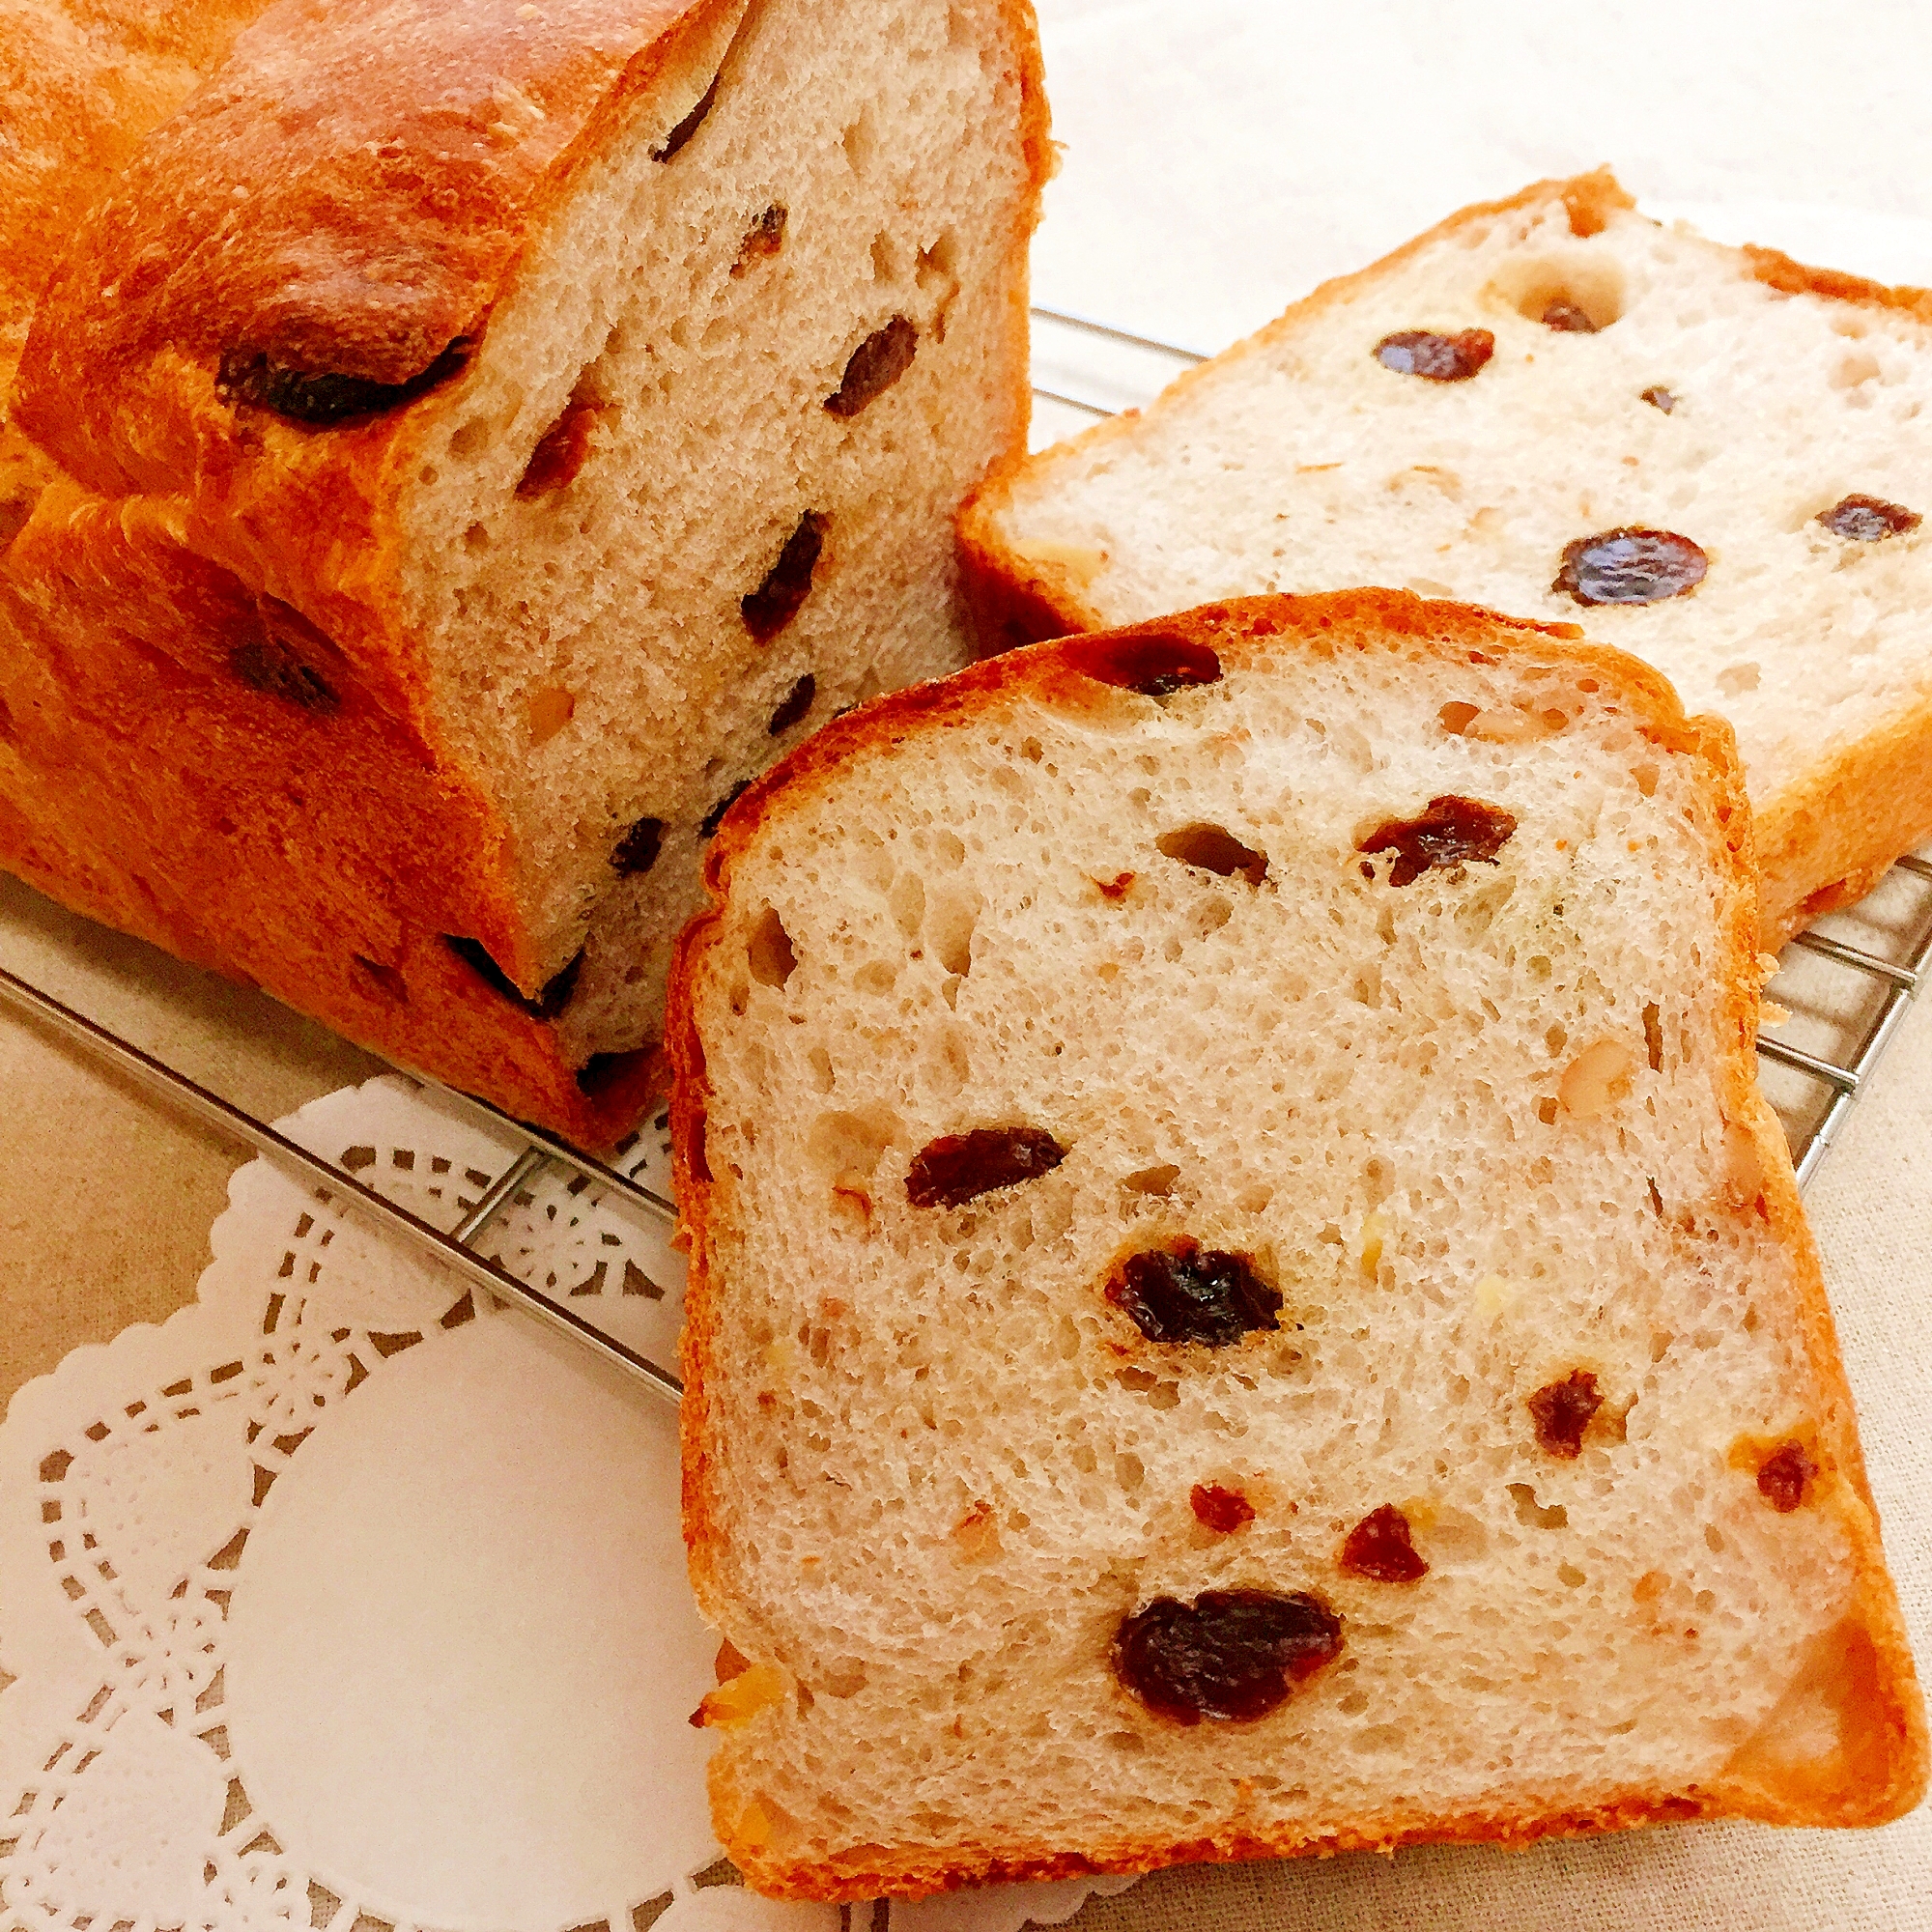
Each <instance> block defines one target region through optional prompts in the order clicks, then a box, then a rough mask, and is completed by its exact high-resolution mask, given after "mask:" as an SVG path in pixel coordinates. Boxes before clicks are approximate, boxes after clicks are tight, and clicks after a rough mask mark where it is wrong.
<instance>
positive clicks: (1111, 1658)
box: [668, 591, 1925, 1898]
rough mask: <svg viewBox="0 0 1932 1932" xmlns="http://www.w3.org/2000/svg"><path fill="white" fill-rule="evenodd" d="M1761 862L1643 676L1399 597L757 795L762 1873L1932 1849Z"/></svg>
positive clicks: (712, 1418)
mask: <svg viewBox="0 0 1932 1932" xmlns="http://www.w3.org/2000/svg"><path fill="white" fill-rule="evenodd" d="M1567 636H1569V637H1574V636H1575V633H1574V632H1571V633H1569V634H1567ZM1747 816H1748V814H1747V808H1746V805H1745V801H1744V795H1743V790H1742V786H1741V784H1740V781H1739V777H1738V770H1737V764H1736V758H1735V754H1734V752H1733V749H1732V745H1731V738H1730V732H1729V730H1728V728H1727V727H1726V726H1725V725H1722V724H1721V723H1719V722H1718V721H1716V720H1711V719H1693V720H1690V721H1689V722H1688V723H1687V722H1686V720H1685V718H1684V715H1683V713H1682V711H1681V709H1680V708H1679V706H1678V704H1677V702H1676V700H1675V698H1674V697H1673V696H1672V694H1671V692H1670V690H1669V688H1668V687H1667V686H1666V685H1665V683H1664V682H1663V680H1662V678H1660V677H1659V676H1657V675H1656V673H1655V672H1653V671H1650V670H1648V669H1647V668H1644V667H1643V666H1641V665H1639V664H1638V663H1636V662H1635V661H1634V660H1633V659H1631V658H1628V657H1625V656H1623V655H1622V654H1621V653H1619V652H1616V651H1612V650H1606V649H1603V648H1598V647H1593V646H1582V645H1577V644H1575V643H1572V642H1569V641H1566V640H1564V639H1563V638H1562V637H1559V634H1558V633H1556V632H1554V631H1550V630H1547V629H1544V628H1541V627H1538V626H1535V625H1531V624H1526V623H1517V622H1512V621H1509V620H1506V619H1502V618H1498V617H1495V616H1492V615H1490V614H1488V613H1485V612H1483V611H1474V610H1470V609H1467V608H1464V607H1462V606H1459V605H1454V604H1446V603H1426V602H1422V601H1419V600H1417V599H1415V598H1413V597H1410V596H1406V595H1404V594H1401V593H1397V592H1382V591H1360V592H1351V593H1345V594H1336V595H1328V596H1321V597H1310V598H1300V599H1291V598H1256V599H1250V600H1244V601H1238V602H1235V603H1231V604H1227V605H1221V606H1210V607H1208V608H1207V609H1204V610H1199V611H1193V612H1191V613H1189V614H1187V615H1185V616H1181V617H1178V618H1172V619H1167V620H1163V621H1161V622H1159V623H1157V624H1151V625H1142V626H1139V627H1136V628H1133V629H1129V630H1124V631H1120V632H1115V633H1111V634H1108V635H1106V636H1103V637H1097V638H1083V639H1067V640H1065V641H1063V642H1061V643H1057V644H1049V645H1042V646H1038V647H1036V648H1033V649H1027V650H1020V651H1016V652H1014V653H1012V654H1011V655H1009V656H1007V657H1003V658H998V659H994V660H991V661H989V662H987V663H984V664H981V665H980V666H978V667H976V668H973V669H971V670H969V671H966V672H963V673H961V674H960V675H958V676H956V677H953V678H951V679H948V680H946V681H945V682H943V683H938V684H933V685H927V686H923V687H921V688H919V689H917V690H914V691H909V692H905V693H902V694H900V695H899V696H895V697H891V698H886V699H883V700H881V701H879V702H877V703H875V704H872V705H868V706H867V707H864V708H863V709H861V710H860V711H858V712H856V713H855V714H853V715H852V716H850V717H848V718H845V719H843V720H840V721H839V722H838V723H837V724H834V725H830V726H829V727H828V728H827V729H826V730H825V731H823V732H821V733H820V734H819V736H818V737H816V738H815V739H813V740H812V741H811V742H810V744H809V745H807V746H805V747H803V748H801V750H799V751H798V752H797V753H794V754H793V755H792V756H791V757H789V758H788V759H787V760H786V761H785V762H784V764H783V765H781V767H779V768H778V769H777V770H776V771H775V772H773V773H772V774H770V775H768V776H767V778H765V779H764V780H763V781H760V782H759V783H758V784H757V785H756V786H754V787H753V790H752V791H751V792H750V793H749V794H748V795H747V796H746V797H745V798H744V799H743V800H742V801H741V802H740V803H739V804H738V805H737V806H736V807H735V808H734V809H733V810H732V812H731V813H730V814H729V815H728V816H727V818H726V819H725V825H724V828H723V830H722V832H721V833H720V836H719V838H718V839H717V841H716V842H715V843H714V845H713V848H712V853H711V857H710V859H709V861H708V867H707V869H708V878H709V882H710V885H711V889H712V892H713V894H714V895H715V896H716V899H717V904H716V906H715V908H714V909H713V910H712V911H711V912H709V913H707V914H705V915H704V916H703V917H702V918H701V919H699V920H697V921H696V922H695V923H693V925H692V927H691V928H690V930H689V931H688V932H687V934H686V935H685V937H684V939H683V941H682V943H681V952H680V955H679V959H678V963H677V966H676V968H675V971H674V975H673V983H672V1018H671V1027H670V1032H669V1035H668V1039H669V1043H670V1047H671V1051H672V1054H673V1058H674V1061H675V1064H676V1069H677V1085H676V1089H675V1095H674V1105H673V1122H674V1134H675V1140H676V1152H677V1159H678V1161H679V1163H680V1165H679V1177H678V1178H679V1198H680V1200H681V1202H682V1204H683V1207H684V1212H685V1217H686V1220H687V1223H688V1226H689V1232H690V1236H691V1258H692V1270H691V1281H690V1288H689V1299H688V1327H687V1331H686V1338H685V1345H684V1350H685V1353H684V1363H685V1373H686V1376H687V1378H688V1379H689V1391H688V1394H687V1397H686V1402H685V1409H684V1445H685V1512H686V1515H685V1529H686V1536H687V1540H688V1542H689V1545H690V1550H691V1561H692V1575H693V1578H694V1580H695V1583H696V1589H697V1594H698V1600H699V1603H700V1605H702V1607H703V1609H704V1612H705V1614H706V1615H707V1616H708V1617H709V1618H711V1619H712V1620H713V1621H714V1622H715V1623H716V1624H717V1625H718V1627H719V1628H720V1629H721V1630H722V1631H723V1632H724V1634H725V1638H726V1640H727V1645H728V1647H729V1648H728V1649H727V1651H726V1653H725V1663H726V1666H727V1668H726V1674H727V1675H728V1677H729V1681H728V1682H726V1683H725V1684H723V1685H722V1686H721V1689H720V1690H718V1691H717V1692H716V1693H715V1694H714V1695H713V1697H711V1698H710V1699H709V1700H707V1705H706V1712H705V1715H706V1717H707V1719H708V1720H709V1721H711V1722H713V1723H715V1724H717V1725H718V1726H719V1727H720V1730H721V1741H720V1748H719V1751H718V1754H717V1756H716V1758H715V1759H714V1761H713V1767H712V1775H711V1776H712V1785H711V1790H712V1803H713V1809H714V1813H715V1817H716V1823H717V1829H718V1832H719V1834H720V1837H721V1840H722V1842H723V1843H724V1844H725V1847H726V1849H727V1850H728V1851H729V1853H730V1855H731V1857H732V1858H733V1860H735V1861H737V1862H738V1864H739V1865H740V1866H741V1868H742V1869H743V1870H744V1871H745V1873H746V1875H747V1876H748V1878H749V1879H750V1880H751V1882H752V1883H753V1885H754V1886H755V1887H757V1888H758V1889H760V1890H764V1891H767V1892H771V1893H776V1894H781V1895H786V1896H794V1897H818V1898H838V1897H862V1896H865V1895H867V1894H868V1893H871V1892H874V1891H885V1892H892V1893H906V1894H917V1893H921V1892H924V1891H929V1890H931V1889H935V1888H937V1887H942V1886H946V1885H950V1884H955V1883H962V1882H970V1881H975V1880H981V1879H991V1878H1012V1877H1020V1876H1026V1877H1045V1876H1052V1875H1055V1874H1066V1873H1075V1872H1089V1871H1134V1870H1140V1869H1143V1868H1146V1867H1149V1866H1153V1865H1160V1864H1165V1863H1169V1862H1173V1861H1179V1860H1194V1859H1228V1858H1248V1857H1254V1856H1258V1855H1261V1854H1266V1853H1291V1852H1309V1851H1321V1850H1333V1849H1340V1848H1344V1847H1351V1846H1375V1847H1388V1846H1392V1845H1397V1844H1401V1843H1404V1842H1406V1841H1409V1840H1414V1839H1428V1838H1488V1839H1503V1840H1520V1839H1527V1838H1531V1837H1535V1836H1538V1835H1541V1834H1545V1833H1569V1832H1582V1831H1595V1830H1603V1829H1608V1828H1612V1827H1618V1826H1626V1825H1636V1824H1641V1823H1645V1822H1649V1821H1654V1820H1663V1819H1681V1818H1693V1817H1714V1816H1724V1815H1729V1816H1745V1817H1752V1818H1761V1819H1769V1820H1773V1821H1776V1822H1780V1823H1789V1824H1812V1825H1827V1824H1830V1825H1849V1824H1870V1823H1874V1822H1877V1821H1879V1820H1882V1819H1886V1818H1890V1817H1893V1816H1895V1815H1897V1814H1898V1813H1899V1812H1900V1811H1902V1810H1904V1809H1905V1808H1907V1807H1908V1806H1910V1805H1911V1804H1914V1803H1915V1802H1916V1801H1917V1799H1918V1795H1919V1792H1920V1790H1921V1789H1922V1786H1923V1781H1924V1776H1925V1731H1924V1720H1923V1714H1922V1709H1921V1705H1920V1701H1919V1695H1918V1687H1917V1683H1916V1680H1915V1677H1914V1673H1913V1665H1912V1662H1911V1658H1910V1656H1909V1654H1908V1652H1907V1649H1906V1645H1905V1639H1904V1635H1903V1634H1902V1630H1901V1626H1900V1622H1899V1614H1898V1609H1897V1605H1896V1603H1895V1600H1894V1596H1893V1591H1892V1586H1891V1583H1890V1580H1889V1577H1888V1576H1887V1573H1886V1569H1885V1564H1884V1559H1883V1555H1882V1553H1881V1550H1880V1546H1879V1537H1878V1525H1877V1523H1876V1521H1875V1520H1874V1517H1873V1514H1872V1506H1871V1499H1870V1495H1869V1493H1868V1492H1867V1489H1866V1486H1865V1480H1864V1475H1863V1471H1862V1465H1861V1460H1860V1452H1859V1444H1858V1437H1857V1434H1856V1430H1855V1425H1854V1420H1853V1413H1852V1403H1851V1398H1850V1396H1849V1394H1848V1392H1847V1390H1846V1387H1845V1382H1844V1377H1843V1373H1842V1371H1841V1369H1840V1366H1839V1361H1838V1354H1837V1349H1836V1345H1835V1342H1834V1340H1833V1328H1832V1320H1831V1315H1830V1313H1829V1311H1828V1308H1827V1306H1826V1301H1825V1297H1824V1293H1823V1291H1822V1288H1821V1286H1820V1282H1819V1274H1818V1263H1817V1257H1816V1255H1815V1253H1814V1251H1813V1248H1812V1244H1811V1240H1810V1237H1809V1235H1808V1233H1807V1232H1806V1229H1805V1225H1804V1219H1803V1215H1802V1212H1801V1210H1800V1208H1799V1202H1798V1195H1797V1191H1796V1188H1795V1185H1794V1183H1793V1180H1792V1174H1791V1167H1790V1162H1789V1158H1788V1156H1787V1154H1786V1151H1785V1148H1784V1144H1783V1140H1782V1137H1781V1136H1780V1134H1779V1132H1778V1128H1777V1126H1776V1121H1775V1119H1774V1118H1773V1116H1772V1115H1771V1113H1770V1111H1769V1110H1768V1108H1767V1107H1766V1105H1765V1103H1764V1101H1763V1099H1762V1098H1761V1097H1760V1095H1759V1094H1758V1092H1757V1088H1756V1086H1755V1083H1754V1078H1753V1056H1752V1050H1751V1049H1752V1041H1753V1037H1754V1032H1755V1024H1756V1000H1757V989H1758V984H1759V978H1760V962H1759V956H1758V953H1757V949H1756V907H1755V904H1754V900H1753V892H1752V880H1751V871H1750V864H1749V835H1748V832H1747ZM1127 1678H1132V1679H1133V1681H1134V1686H1135V1687H1137V1688H1130V1686H1129V1683H1128V1682H1127V1681H1126V1680H1127ZM1204 1709H1205V1710H1206V1711H1207V1713H1208V1715H1206V1716H1203V1715H1202V1712H1203V1710H1204ZM1217 1712H1218V1713H1220V1714H1222V1715H1220V1716H1216V1715H1215V1713H1217ZM1197 1718H1198V1719H1199V1721H1190V1719H1197Z"/></svg>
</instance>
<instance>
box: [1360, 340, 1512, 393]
mask: <svg viewBox="0 0 1932 1932" xmlns="http://www.w3.org/2000/svg"><path fill="white" fill-rule="evenodd" d="M1495 353H1496V338H1495V337H1494V336H1493V335H1492V334H1491V333H1490V331H1489V330H1488V329H1487V328H1465V329H1463V330H1462V331H1461V332H1460V333H1459V334H1456V335H1437V334H1435V331H1434V330H1432V329H1427V328H1405V329H1402V330H1400V331H1398V332H1397V333H1396V334H1394V335H1385V336H1383V337H1382V339H1381V340H1380V341H1379V342H1378V343H1377V344H1376V360H1377V361H1378V362H1379V363H1380V364H1381V365H1382V367H1383V368H1384V369H1393V370H1394V371H1395V372H1396V374H1397V375H1398V376H1425V377H1427V378H1428V379H1429V381H1430V382H1432V383H1466V382H1467V381H1468V380H1469V378H1470V377H1471V376H1473V375H1475V374H1476V373H1477V371H1478V370H1480V369H1481V368H1482V366H1483V364H1484V363H1485V362H1487V361H1488V360H1489V359H1490V357H1491V356H1492V355H1494V354H1495Z"/></svg>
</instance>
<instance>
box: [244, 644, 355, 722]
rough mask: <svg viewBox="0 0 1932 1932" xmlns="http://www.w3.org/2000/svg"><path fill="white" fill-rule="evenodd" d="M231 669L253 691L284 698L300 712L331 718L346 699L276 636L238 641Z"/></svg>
mask: <svg viewBox="0 0 1932 1932" xmlns="http://www.w3.org/2000/svg"><path fill="white" fill-rule="evenodd" d="M228 668H229V669H230V670H232V671H233V672H234V673H235V675H236V676H237V677H239V678H240V679H241V682H242V683H243V684H245V685H246V686H247V687H248V689H249V690H250V691H259V692H262V693H263V694H264V695H265V696H270V697H280V698H284V699H286V700H287V701H288V702H289V703H290V704H293V705H294V706H295V707H296V709H297V710H298V711H312V712H314V713H315V714H316V715H317V716H318V717H323V718H327V716H328V715H329V713H330V712H332V711H334V710H335V709H336V708H337V707H338V706H339V705H340V704H341V702H342V700H341V698H340V697H338V696H336V692H335V687H334V686H333V685H331V684H330V683H329V681H328V680H327V678H326V677H324V676H323V674H322V673H321V672H320V671H319V670H317V669H316V668H315V667H314V666H313V665H307V664H304V663H303V662H302V661H301V659H300V658H298V656H297V655H296V654H295V652H294V651H292V650H291V649H290V648H289V647H288V645H287V644H285V643H284V642H283V641H282V640H281V639H279V638H276V637H262V638H253V639H249V641H248V642H246V643H244V644H237V645H236V646H235V648H234V649H233V650H232V651H230V652H229V653H228Z"/></svg>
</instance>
